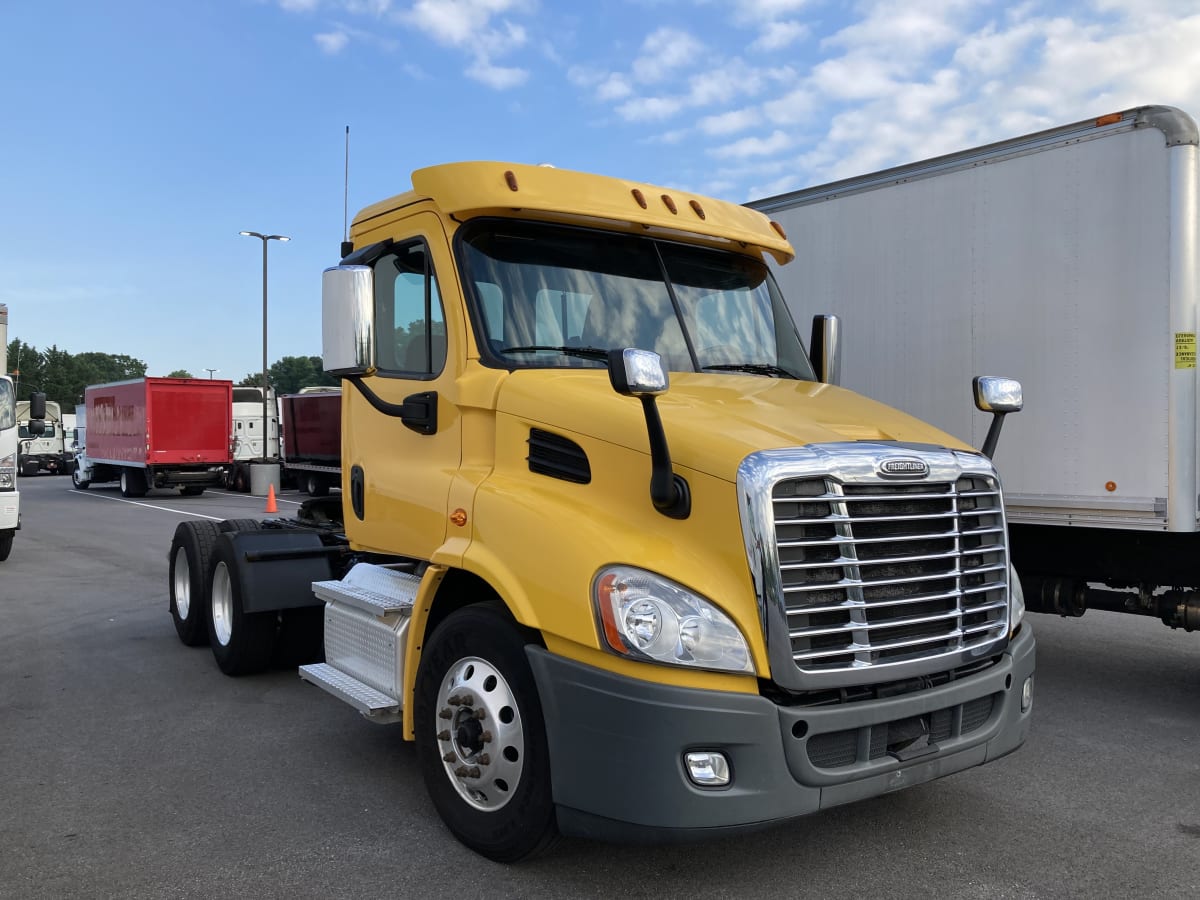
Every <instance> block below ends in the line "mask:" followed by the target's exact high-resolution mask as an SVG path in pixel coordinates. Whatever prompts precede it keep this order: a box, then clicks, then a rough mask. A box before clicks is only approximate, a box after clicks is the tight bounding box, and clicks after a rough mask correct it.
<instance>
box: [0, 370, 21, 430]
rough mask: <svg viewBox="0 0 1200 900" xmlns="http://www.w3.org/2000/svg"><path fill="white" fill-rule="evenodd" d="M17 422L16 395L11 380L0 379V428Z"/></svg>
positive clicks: (8, 426) (11, 425) (9, 426)
mask: <svg viewBox="0 0 1200 900" xmlns="http://www.w3.org/2000/svg"><path fill="white" fill-rule="evenodd" d="M16 424H17V395H16V394H15V393H14V392H13V386H12V382H10V381H8V380H7V379H0V430H3V429H5V428H12V427H13V426H14V425H16Z"/></svg>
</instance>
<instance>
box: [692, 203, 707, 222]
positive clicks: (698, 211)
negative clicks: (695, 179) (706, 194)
mask: <svg viewBox="0 0 1200 900" xmlns="http://www.w3.org/2000/svg"><path fill="white" fill-rule="evenodd" d="M688 205H689V206H690V207H691V208H692V211H693V212H694V213H695V214H696V215H698V216H699V217H700V218H701V219H702V220H703V219H706V218H708V217H707V216H706V215H704V207H703V206H701V205H700V201H699V200H689V201H688Z"/></svg>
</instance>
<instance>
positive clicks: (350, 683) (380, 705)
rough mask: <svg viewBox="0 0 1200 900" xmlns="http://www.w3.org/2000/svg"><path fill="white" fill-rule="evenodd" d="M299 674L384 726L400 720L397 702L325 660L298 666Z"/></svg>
mask: <svg viewBox="0 0 1200 900" xmlns="http://www.w3.org/2000/svg"><path fill="white" fill-rule="evenodd" d="M300 677H301V678H302V679H304V680H305V681H307V682H308V683H309V684H315V685H316V686H317V687H319V688H321V689H322V690H325V691H328V692H329V693H330V694H333V696H335V697H337V698H338V699H339V700H342V701H344V702H346V703H349V704H350V705H351V706H353V707H354V708H355V709H357V710H358V711H359V712H360V713H362V714H363V715H364V716H366V717H367V718H368V719H370V720H371V721H372V722H376V723H378V724H380V725H388V724H393V723H396V722H399V721H400V720H401V710H400V703H399V701H397V700H396V699H394V698H392V697H389V696H388V695H387V694H385V693H383V692H382V691H377V690H375V688H373V687H371V686H370V685H369V684H364V683H363V682H361V681H359V680H358V679H357V678H354V677H353V676H351V675H347V674H346V673H345V672H343V671H342V670H341V669H337V668H334V667H333V666H331V665H329V664H328V663H313V664H311V665H307V666H301V667H300Z"/></svg>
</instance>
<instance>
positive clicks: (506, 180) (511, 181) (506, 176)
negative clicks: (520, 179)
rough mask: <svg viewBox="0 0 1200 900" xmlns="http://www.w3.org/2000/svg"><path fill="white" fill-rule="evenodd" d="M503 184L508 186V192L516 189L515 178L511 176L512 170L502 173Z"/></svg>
mask: <svg viewBox="0 0 1200 900" xmlns="http://www.w3.org/2000/svg"><path fill="white" fill-rule="evenodd" d="M504 183H505V184H507V185H508V189H509V190H510V191H515V190H516V189H517V176H516V175H514V174H513V171H512V169H509V170H508V171H507V172H505V173H504Z"/></svg>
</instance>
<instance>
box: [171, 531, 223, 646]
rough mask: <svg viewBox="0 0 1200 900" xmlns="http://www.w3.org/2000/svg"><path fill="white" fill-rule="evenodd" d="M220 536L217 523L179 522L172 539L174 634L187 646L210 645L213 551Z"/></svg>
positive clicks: (172, 611)
mask: <svg viewBox="0 0 1200 900" xmlns="http://www.w3.org/2000/svg"><path fill="white" fill-rule="evenodd" d="M218 534H219V531H218V528H217V524H216V523H215V522H204V521H201V522H195V521H190V520H189V521H187V522H180V523H179V524H178V525H177V526H176V527H175V537H174V538H172V539H171V571H170V575H169V577H168V582H167V583H168V585H169V586H170V589H171V620H172V621H173V622H174V623H175V633H176V634H178V635H179V640H181V641H183V643H184V644H185V645H186V646H188V647H199V646H200V645H202V644H207V643H208V611H207V610H206V609H205V600H206V599H207V598H208V591H209V583H208V577H209V570H210V569H211V568H212V551H213V546H214V545H215V544H216V542H217V535H218Z"/></svg>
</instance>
